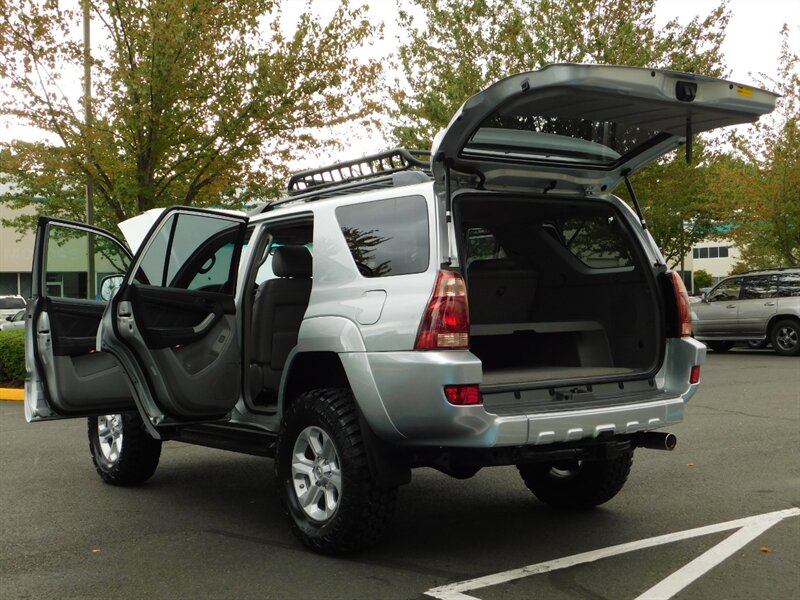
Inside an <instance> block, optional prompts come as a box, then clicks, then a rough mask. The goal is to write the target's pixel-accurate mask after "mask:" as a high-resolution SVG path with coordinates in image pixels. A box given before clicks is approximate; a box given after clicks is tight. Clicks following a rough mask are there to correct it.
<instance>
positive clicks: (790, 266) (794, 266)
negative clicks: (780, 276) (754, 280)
mask: <svg viewBox="0 0 800 600" xmlns="http://www.w3.org/2000/svg"><path fill="white" fill-rule="evenodd" d="M788 269H800V265H789V266H786V267H772V268H771V269H750V270H749V271H742V272H741V273H736V274H737V275H750V274H751V273H765V272H766V271H786V270H788Z"/></svg>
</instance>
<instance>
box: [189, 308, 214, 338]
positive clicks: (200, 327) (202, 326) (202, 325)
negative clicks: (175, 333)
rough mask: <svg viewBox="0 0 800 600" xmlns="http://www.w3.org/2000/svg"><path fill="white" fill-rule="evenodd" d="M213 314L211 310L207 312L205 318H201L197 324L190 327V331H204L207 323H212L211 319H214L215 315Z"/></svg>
mask: <svg viewBox="0 0 800 600" xmlns="http://www.w3.org/2000/svg"><path fill="white" fill-rule="evenodd" d="M215 316H216V315H215V314H214V313H213V312H212V313H209V314H208V315H207V316H206V318H205V319H203V320H202V321H200V322H199V323H198V324H197V325H195V326H194V327H192V331H194V332H195V333H202V332H203V331H205V330H206V329H208V326H209V325H211V323H213V321H214V317H215Z"/></svg>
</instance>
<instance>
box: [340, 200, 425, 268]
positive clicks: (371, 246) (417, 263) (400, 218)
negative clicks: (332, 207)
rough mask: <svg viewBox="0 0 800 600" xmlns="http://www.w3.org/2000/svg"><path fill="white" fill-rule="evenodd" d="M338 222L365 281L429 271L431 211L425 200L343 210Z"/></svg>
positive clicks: (355, 206)
mask: <svg viewBox="0 0 800 600" xmlns="http://www.w3.org/2000/svg"><path fill="white" fill-rule="evenodd" d="M336 219H337V220H338V222H339V227H341V229H342V234H343V235H344V239H345V240H346V241H347V246H348V248H350V253H351V254H352V255H353V260H354V261H355V263H356V266H357V267H358V270H359V272H360V273H361V274H362V275H363V276H364V277H388V276H391V275H408V274H411V273H422V272H424V271H426V270H427V269H428V261H429V248H428V246H429V237H428V209H427V206H426V205H425V198H423V197H422V196H406V197H404V198H389V199H387V200H377V201H375V202H365V203H362V204H355V205H352V206H340V207H339V208H337V209H336Z"/></svg>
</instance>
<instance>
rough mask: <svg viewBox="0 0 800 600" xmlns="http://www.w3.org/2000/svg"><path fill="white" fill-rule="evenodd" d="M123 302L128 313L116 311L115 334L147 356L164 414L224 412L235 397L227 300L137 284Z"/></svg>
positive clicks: (231, 314) (237, 381)
mask: <svg viewBox="0 0 800 600" xmlns="http://www.w3.org/2000/svg"><path fill="white" fill-rule="evenodd" d="M129 297H130V301H129V306H130V308H131V309H132V310H131V311H130V312H129V311H128V310H127V308H126V307H124V306H122V307H121V310H120V312H119V313H118V326H119V330H120V333H121V335H122V336H123V337H124V338H125V339H126V341H128V342H129V343H131V344H132V345H134V346H135V347H136V348H137V349H138V352H139V353H141V354H142V355H143V356H144V355H146V354H149V355H151V356H152V361H153V364H154V365H156V368H157V369H158V371H159V373H160V374H161V376H162V382H163V384H164V385H163V388H162V389H160V390H159V392H158V393H157V402H158V404H159V405H160V406H161V407H162V408H163V409H164V412H165V413H166V414H168V415H169V416H171V417H173V418H181V417H189V416H191V417H192V418H219V417H220V416H221V415H223V414H224V413H226V412H228V410H230V409H231V408H232V407H233V405H234V404H235V403H236V401H237V400H238V398H239V394H240V392H241V375H240V373H239V370H240V364H241V363H240V358H239V350H238V345H237V344H235V343H233V342H234V337H235V336H234V333H235V328H236V306H235V304H234V301H233V297H232V296H230V295H226V294H219V293H214V292H197V291H191V290H179V289H172V288H158V287H153V286H139V285H134V286H131V289H130V293H129ZM132 326H133V327H132ZM159 387H162V386H159Z"/></svg>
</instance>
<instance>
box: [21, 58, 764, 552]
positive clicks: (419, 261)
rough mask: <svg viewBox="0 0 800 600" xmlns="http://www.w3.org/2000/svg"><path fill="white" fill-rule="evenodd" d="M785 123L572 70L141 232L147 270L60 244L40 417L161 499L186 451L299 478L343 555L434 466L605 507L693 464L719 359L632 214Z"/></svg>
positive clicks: (645, 79)
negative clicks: (507, 477) (508, 473)
mask: <svg viewBox="0 0 800 600" xmlns="http://www.w3.org/2000/svg"><path fill="white" fill-rule="evenodd" d="M775 98H776V96H775V95H773V94H771V93H768V92H764V91H761V90H756V89H751V88H745V87H742V86H738V85H736V84H733V83H729V82H727V81H719V80H715V79H710V78H706V77H700V76H695V75H687V74H681V73H674V72H667V71H659V70H650V69H635V68H625V67H610V66H597V65H594V66H585V65H554V66H550V67H547V68H544V69H542V70H540V71H537V72H531V73H523V74H520V75H515V76H512V77H509V78H507V79H503V80H501V81H499V82H498V83H496V84H494V85H493V86H491V87H489V88H488V89H486V90H485V91H483V92H481V93H479V94H477V95H476V96H474V97H472V98H471V99H469V100H468V101H467V102H466V103H465V104H464V106H463V107H462V108H461V110H460V111H459V112H458V114H457V115H455V117H454V118H453V120H452V123H451V125H450V126H449V127H448V128H447V129H446V130H445V131H443V132H442V133H441V134H440V135H439V136H438V137H437V139H436V141H435V143H434V146H433V149H432V152H431V154H430V157H428V156H426V155H421V154H419V153H416V154H414V153H409V152H406V151H403V150H397V151H391V152H387V153H384V154H380V155H375V156H370V157H364V158H362V159H359V160H354V161H351V162H348V163H341V164H338V165H334V166H332V167H326V168H321V169H315V170H313V171H308V172H304V173H300V174H298V175H296V176H294V177H293V178H292V179H291V180H290V182H289V186H288V188H289V189H288V196H287V197H286V198H284V199H283V200H280V201H277V202H270V203H266V204H264V205H262V206H259V207H258V208H257V209H255V210H254V211H252V212H251V213H250V214H249V215H241V214H235V213H231V212H224V211H211V210H198V209H195V208H188V207H177V208H171V209H168V210H165V211H163V212H162V213H161V214H159V215H157V216H156V217H155V222H154V223H153V224H152V226H149V222H150V221H152V220H153V219H152V215H151V216H150V217H147V216H144V217H141V218H145V222H146V223H147V224H148V226H149V232H148V233H147V235H146V236H144V235H142V232H141V229H142V227H141V221H138V219H140V217H137V222H135V223H133V224H131V223H126V224H123V225H121V228H122V229H123V231H126V236H127V237H128V239H129V240H132V245H133V248H132V249H133V250H135V255H133V254H132V253H131V251H130V249H129V248H127V247H126V246H125V245H124V244H123V243H121V242H119V241H117V240H115V239H114V238H113V236H111V235H110V234H108V233H106V232H103V231H100V230H97V229H94V228H91V227H87V226H85V225H82V224H79V223H70V222H64V221H59V220H55V219H48V218H43V219H42V220H41V221H40V223H39V229H38V234H37V241H36V251H35V273H34V277H33V296H34V298H33V301H32V302H31V305H30V308H29V309H28V310H29V316H30V318H31V323H32V324H33V326H31V327H28V328H27V329H26V353H27V364H28V371H29V372H28V379H27V381H26V393H25V408H26V417H27V419H28V420H29V421H44V420H48V419H62V418H70V417H81V416H88V417H89V428H88V433H89V446H90V449H91V454H92V458H93V461H94V464H95V466H96V469H97V472H98V474H99V475H100V477H102V479H103V480H104V481H105V482H107V483H110V484H113V485H128V484H136V483H141V482H142V481H144V480H146V479H148V478H149V477H150V476H151V475H152V474H153V472H154V470H155V468H156V465H157V464H158V460H159V454H160V450H161V444H162V442H164V441H168V440H176V441H181V442H188V443H193V444H202V445H206V446H212V447H215V448H223V449H228V450H234V451H237V452H245V453H250V454H256V455H262V456H267V457H274V459H275V473H276V479H277V482H278V488H279V490H280V495H281V498H282V502H283V506H284V508H285V512H286V515H287V518H288V522H289V524H290V525H291V527H292V529H293V531H294V533H295V534H296V535H297V537H298V538H299V539H300V540H301V541H302V542H303V543H304V544H306V545H307V546H309V547H311V548H313V549H314V550H317V551H320V552H327V553H342V552H349V551H353V550H357V549H359V548H363V547H365V546H367V545H369V544H371V543H374V542H375V541H376V540H377V539H378V537H379V536H380V535H381V533H382V531H383V530H384V528H385V526H386V524H387V522H388V520H389V518H390V517H391V514H392V511H393V508H394V504H395V498H396V491H397V488H398V486H400V485H402V484H405V483H407V482H408V481H409V480H410V478H411V471H412V469H414V468H416V467H425V466H427V467H434V468H436V469H439V470H440V471H442V472H444V473H447V474H449V475H452V476H453V477H457V478H466V477H470V476H472V475H474V474H475V473H476V472H477V471H478V470H479V469H481V468H483V467H488V466H495V465H516V466H517V467H518V469H519V472H520V474H521V476H522V480H523V481H524V484H525V485H526V486H527V487H528V488H529V489H530V490H531V491H532V492H533V493H534V494H535V495H536V496H537V497H538V498H539V499H540V500H542V501H544V502H546V503H549V504H552V505H555V506H559V507H567V508H585V507H590V506H594V505H597V504H601V503H603V502H606V501H607V500H609V499H611V498H612V497H613V496H615V495H616V494H617V492H619V491H620V489H621V488H622V487H623V484H624V483H625V480H626V478H627V476H628V473H629V471H630V468H631V462H632V457H633V452H634V449H635V448H637V447H652V448H662V449H671V448H672V447H673V446H674V444H675V438H674V436H672V435H671V434H667V433H664V432H660V431H657V430H660V429H662V428H664V427H667V426H669V425H671V424H675V423H678V422H680V421H681V420H682V419H683V414H684V409H685V406H686V403H687V401H688V400H689V399H690V398H691V397H692V396H693V395H694V393H695V392H696V390H697V387H698V380H699V373H700V365H702V364H703V361H704V359H705V352H706V350H705V346H704V345H703V344H701V343H700V342H698V341H696V340H695V339H693V338H692V337H691V320H690V309H689V303H688V298H687V295H686V291H685V289H684V287H683V284H682V283H681V280H680V278H679V277H677V275H676V274H674V273H671V272H670V271H668V269H667V267H666V265H665V264H664V259H663V257H662V255H661V254H660V252H659V250H658V248H657V247H656V244H655V243H654V241H653V238H652V237H651V235H650V233H649V232H648V231H647V228H646V226H645V223H644V220H643V219H642V215H641V212H640V211H638V206H637V211H634V210H632V209H631V208H629V207H628V205H627V204H625V203H624V202H623V201H622V200H620V199H619V198H617V197H616V196H613V195H612V194H611V193H610V190H612V189H614V188H615V187H616V186H617V184H619V183H620V182H622V181H625V182H626V184H627V185H628V186H629V187H630V182H629V181H628V176H629V175H630V174H631V173H633V172H635V171H636V170H637V169H639V168H641V167H643V166H644V165H646V164H647V163H648V162H650V161H652V160H655V159H657V158H658V157H660V156H662V155H663V154H665V153H667V152H669V151H671V150H673V149H675V148H677V147H678V146H681V145H683V144H685V143H687V141H688V142H689V145H691V136H692V134H693V133H694V132H699V131H705V130H708V129H711V128H714V127H720V126H725V125H732V124H734V123H740V122H745V121H753V120H755V119H757V118H758V116H759V115H761V114H763V113H766V112H769V111H770V110H772V108H773V107H774V104H775ZM148 218H149V219H150V221H148V220H147V219H148ZM137 224H138V226H134V225H137ZM137 229H138V230H139V231H137ZM129 234H130V235H129ZM142 238H143V239H142ZM140 240H141V243H139V241H140ZM51 282H59V286H58V287H56V286H51ZM56 292H57V293H56ZM96 298H99V299H96Z"/></svg>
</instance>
